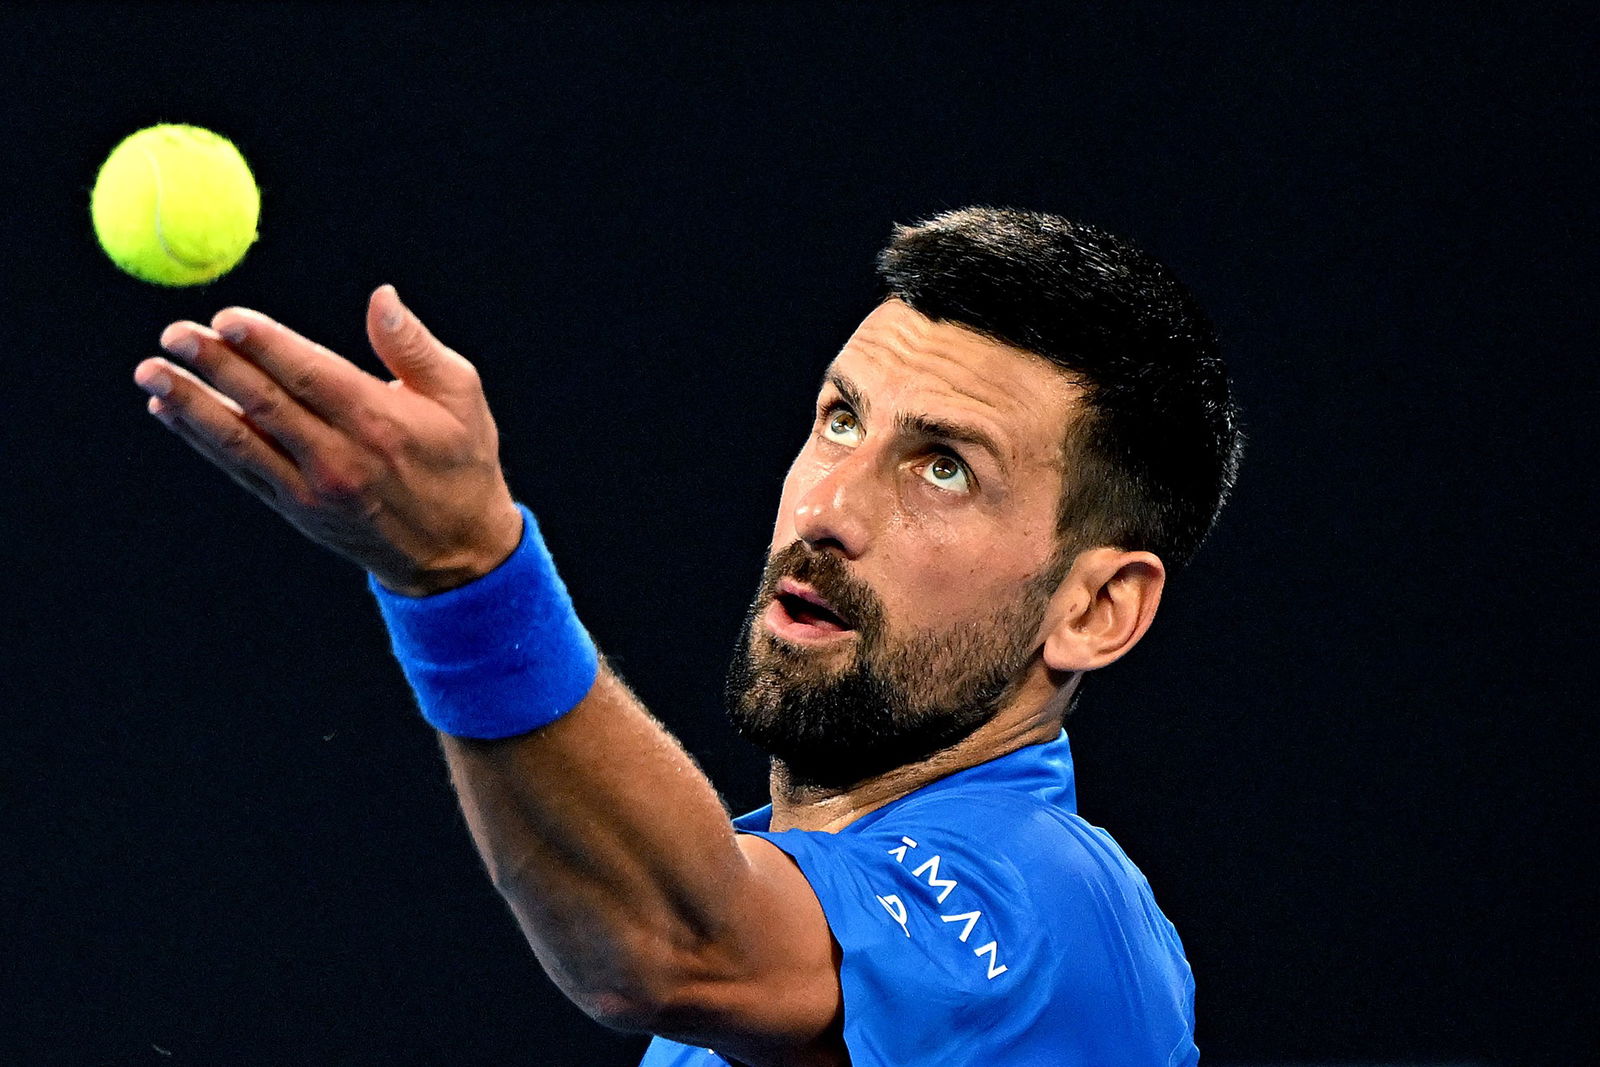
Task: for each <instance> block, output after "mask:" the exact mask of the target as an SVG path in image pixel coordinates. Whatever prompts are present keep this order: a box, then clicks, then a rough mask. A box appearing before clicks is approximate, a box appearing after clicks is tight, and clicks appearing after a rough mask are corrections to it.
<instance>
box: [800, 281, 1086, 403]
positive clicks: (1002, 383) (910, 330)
mask: <svg viewBox="0 0 1600 1067" xmlns="http://www.w3.org/2000/svg"><path fill="white" fill-rule="evenodd" d="M828 376H838V377H843V378H846V379H848V380H850V381H851V382H852V383H854V384H855V385H856V386H857V388H858V389H861V390H863V391H866V390H871V391H873V392H877V391H880V390H881V389H882V388H883V387H889V388H891V389H893V390H895V391H899V390H900V389H903V388H906V387H919V388H918V391H919V392H921V391H928V392H930V393H939V394H947V395H950V396H951V397H953V398H955V399H957V400H962V399H964V400H966V401H969V402H971V403H972V404H974V405H976V406H977V407H978V408H981V409H989V410H992V411H993V412H994V413H995V414H1002V413H1007V414H1009V413H1015V412H1017V411H1018V410H1023V409H1025V410H1032V411H1035V412H1038V411H1039V409H1040V407H1041V405H1042V406H1044V407H1047V408H1050V409H1052V410H1054V411H1056V412H1058V413H1059V415H1060V416H1061V417H1063V418H1064V417H1065V416H1066V414H1067V412H1068V410H1069V409H1070V408H1071V406H1072V404H1073V402H1074V401H1075V400H1076V399H1077V397H1078V396H1079V395H1080V394H1081V389H1079V388H1078V387H1077V386H1076V385H1074V384H1073V382H1072V381H1071V379H1070V378H1068V376H1067V375H1066V374H1065V373H1064V372H1063V371H1062V370H1061V369H1060V368H1059V367H1057V366H1055V365H1054V364H1052V363H1050V362H1049V361H1048V360H1046V359H1044V358H1043V357H1042V356H1038V355H1036V354H1034V353H1032V352H1028V351H1025V350H1023V349H1020V348H1015V347H1013V346H1011V345H1007V344H1004V343H1002V342H1000V341H996V340H995V339H993V338H992V337H988V336H985V335H984V334H981V333H979V332H978V331H976V330H973V329H970V328H968V327H966V326H961V325H958V324H956V323H952V322H935V321H933V320H932V319H930V318H928V317H927V316H926V315H923V314H922V313H920V312H918V311H916V310H915V309H914V308H911V307H910V306H908V305H906V304H904V303H902V302H901V301H898V300H893V299H890V300H886V301H884V302H883V303H882V304H880V305H878V307H877V308H875V309H873V311H872V313H871V314H869V315H868V316H867V317H866V318H865V319H863V320H862V322H861V325H860V326H858V327H857V328H856V331H855V332H854V333H853V334H851V336H850V339H849V340H848V341H846V342H845V345H844V347H843V348H842V349H840V351H839V354H838V355H836V356H835V357H834V358H833V361H832V362H831V363H830V364H829V365H828ZM874 387H876V388H874Z"/></svg>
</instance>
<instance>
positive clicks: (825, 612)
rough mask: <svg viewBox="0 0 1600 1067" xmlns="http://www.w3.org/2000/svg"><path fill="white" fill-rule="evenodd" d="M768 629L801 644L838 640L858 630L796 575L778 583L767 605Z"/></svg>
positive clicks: (766, 620) (766, 618) (766, 619)
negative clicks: (795, 577) (776, 589)
mask: <svg viewBox="0 0 1600 1067" xmlns="http://www.w3.org/2000/svg"><path fill="white" fill-rule="evenodd" d="M765 622H766V625H767V629H768V630H770V631H772V632H773V633H774V634H777V635H778V636H779V637H782V638H786V639H787V640H790V641H795V642H798V643H800V644H813V643H816V642H821V641H831V640H837V639H839V638H841V637H843V636H845V635H848V634H852V633H855V627H854V626H853V625H851V623H850V621H849V620H848V619H846V618H845V617H844V616H842V615H840V614H839V612H838V610H837V609H835V608H834V606H833V605H832V604H830V603H828V601H827V600H826V599H824V598H823V597H822V596H821V595H820V594H819V593H818V592H817V591H816V590H814V589H812V588H811V587H810V586H807V585H805V584H803V583H801V582H797V581H795V580H793V579H792V578H785V579H784V580H783V581H781V582H779V583H778V592H777V594H776V595H775V596H774V597H773V598H772V603H771V604H769V605H768V606H767V612H766V615H765Z"/></svg>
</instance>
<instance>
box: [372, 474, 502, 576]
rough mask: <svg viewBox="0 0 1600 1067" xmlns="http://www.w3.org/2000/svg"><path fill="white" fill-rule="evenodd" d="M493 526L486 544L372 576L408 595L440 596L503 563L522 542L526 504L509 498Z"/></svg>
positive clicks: (489, 525)
mask: <svg viewBox="0 0 1600 1067" xmlns="http://www.w3.org/2000/svg"><path fill="white" fill-rule="evenodd" d="M485 526H486V527H489V528H490V529H489V533H488V536H486V537H485V538H484V541H485V545H484V546H483V547H478V548H473V549H470V550H463V551H462V552H461V553H459V554H458V555H456V556H454V557H452V558H450V559H443V560H436V561H434V562H433V563H431V564H429V565H428V566H426V567H411V568H409V569H407V570H406V571H405V572H404V573H390V572H387V571H383V570H379V569H372V570H371V571H369V573H370V575H371V577H372V578H374V579H376V580H377V582H378V584H379V585H381V586H382V587H383V588H384V589H387V590H389V591H390V592H393V593H399V594H400V595H402V596H408V597H425V596H437V595H438V594H440V593H448V592H449V591H450V590H452V589H459V588H461V587H462V586H464V585H468V584H470V583H472V582H475V581H477V580H478V579H479V578H482V577H483V576H484V575H486V574H488V573H489V572H490V571H492V570H494V569H495V568H497V567H499V566H500V565H501V564H502V563H504V562H505V561H506V560H507V559H509V558H510V556H511V553H513V552H515V551H516V550H517V546H518V545H520V544H521V543H522V537H523V532H524V526H525V520H524V518H523V508H522V507H521V505H519V504H517V503H516V502H515V501H513V500H510V499H509V498H508V499H507V501H506V506H505V508H504V509H503V510H502V512H501V513H500V514H499V515H498V516H496V518H495V520H494V521H493V522H490V523H485Z"/></svg>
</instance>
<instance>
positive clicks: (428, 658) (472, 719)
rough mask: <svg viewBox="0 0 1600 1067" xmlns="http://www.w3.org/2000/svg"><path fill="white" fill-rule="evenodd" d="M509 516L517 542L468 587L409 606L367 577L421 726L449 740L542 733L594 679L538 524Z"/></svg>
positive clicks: (596, 663)
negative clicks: (515, 522) (517, 524)
mask: <svg viewBox="0 0 1600 1067" xmlns="http://www.w3.org/2000/svg"><path fill="white" fill-rule="evenodd" d="M517 509H518V510H519V511H521V512H522V540H521V541H519V542H518V543H517V547H516V550H515V551H514V552H512V553H511V555H510V556H509V557H508V558H507V559H506V561H505V562H504V563H502V564H500V565H499V566H498V567H496V568H495V569H494V570H492V571H490V572H489V573H488V574H485V575H484V576H483V577H481V578H478V579H476V580H475V581H471V582H468V583H467V584H466V585H463V586H460V587H458V588H455V589H450V590H447V591H446V592H443V593H436V594H434V595H432V596H423V597H413V596H407V595H405V594H404V593H396V592H394V591H393V590H390V589H386V588H384V587H383V586H382V585H381V584H380V583H379V582H378V580H377V579H376V578H374V577H372V576H371V575H370V574H369V575H368V576H367V587H368V588H369V589H371V590H372V593H373V595H374V596H375V597H377V599H378V609H379V610H380V611H381V612H382V613H383V621H384V622H385V623H386V624H387V625H388V627H389V638H390V642H391V644H392V645H393V647H394V654H395V658H396V659H398V660H399V661H400V667H401V669H402V670H404V671H405V676H406V680H407V681H408V682H410V683H411V688H412V690H413V691H414V692H415V693H416V695H417V704H418V706H419V707H420V708H421V709H422V717H423V718H425V719H427V720H428V722H429V723H431V724H432V725H433V726H434V727H435V728H436V729H439V730H442V731H443V732H445V733H447V734H454V735H455V736H457V737H475V738H480V739H484V740H490V739H494V738H502V737H514V736H515V735H517V734H525V733H527V732H528V731H529V730H534V729H537V728H539V727H540V726H544V725H547V724H548V723H552V722H554V721H555V720H557V719H559V718H560V717H561V716H563V715H565V714H566V713H567V712H569V711H571V710H572V709H573V708H574V707H576V706H577V705H578V702H579V701H580V700H582V699H583V698H584V696H585V695H587V694H588V692H589V690H590V688H591V687H592V686H593V685H594V680H595V676H596V674H597V673H598V672H599V669H600V660H599V655H598V654H597V653H596V651H595V647H594V642H593V641H591V640H590V639H589V634H588V632H587V631H586V630H584V628H583V625H582V624H581V623H580V622H578V616H577V614H576V613H575V612H574V611H573V610H572V599H571V598H570V597H569V596H567V587H566V586H564V585H562V584H561V578H560V576H559V575H557V574H556V565H555V561H554V560H552V559H551V558H550V552H549V550H548V549H546V548H545V546H544V539H543V538H541V537H540V536H539V524H538V522H536V521H535V520H534V517H533V513H532V512H531V511H529V510H528V509H527V508H526V507H525V506H523V505H521V504H518V505H517Z"/></svg>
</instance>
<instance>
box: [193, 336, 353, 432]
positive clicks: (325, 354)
mask: <svg viewBox="0 0 1600 1067" xmlns="http://www.w3.org/2000/svg"><path fill="white" fill-rule="evenodd" d="M174 325H175V326H176V325H180V324H174ZM211 327H212V329H214V330H215V331H216V333H217V334H218V335H220V339H219V340H220V343H223V344H225V346H226V347H228V348H232V349H233V350H234V351H235V352H237V353H238V354H240V355H242V356H244V357H245V359H247V360H248V361H249V362H251V363H253V364H255V366H256V367H258V368H259V369H260V370H261V371H263V372H264V373H265V374H266V376H267V377H269V378H271V379H272V381H274V382H275V383H277V385H278V387H279V388H281V389H282V390H283V391H284V392H285V393H287V394H288V395H289V396H291V397H293V398H294V399H295V400H296V401H297V402H298V403H299V404H301V405H303V406H304V407H306V408H308V409H309V410H311V411H313V412H315V413H316V414H317V415H319V416H321V417H322V418H323V419H325V420H327V421H328V422H330V423H333V424H335V425H339V424H340V423H341V422H342V421H344V419H345V418H346V416H348V414H349V413H350V412H352V411H356V410H360V409H362V408H364V407H366V406H368V405H369V404H372V403H379V402H381V401H380V400H379V398H380V397H381V396H382V394H383V383H382V382H380V381H379V380H378V379H377V378H375V377H373V376H372V375H370V374H368V373H367V372H366V371H364V370H362V369H361V368H360V367H357V366H356V365H355V364H354V363H351V362H350V361H349V360H348V359H345V358H344V357H343V356H341V355H339V354H337V353H335V352H332V351H330V350H328V349H326V348H324V347H323V346H321V345H319V344H317V343H316V342H315V341H313V340H311V339H310V338H307V337H302V336H301V335H300V334H298V333H295V332H294V331H293V330H291V329H289V328H288V327H287V326H285V325H283V324H282V323H280V322H275V321H273V320H272V319H270V318H268V317H267V316H265V315H263V314H261V313H260V312H259V311H252V310H250V309H249V308H241V307H231V308H224V309H223V310H221V311H219V312H217V313H216V315H214V316H213V317H212V319H211ZM173 328H174V327H168V329H169V330H172V329H173ZM163 336H164V335H163Z"/></svg>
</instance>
